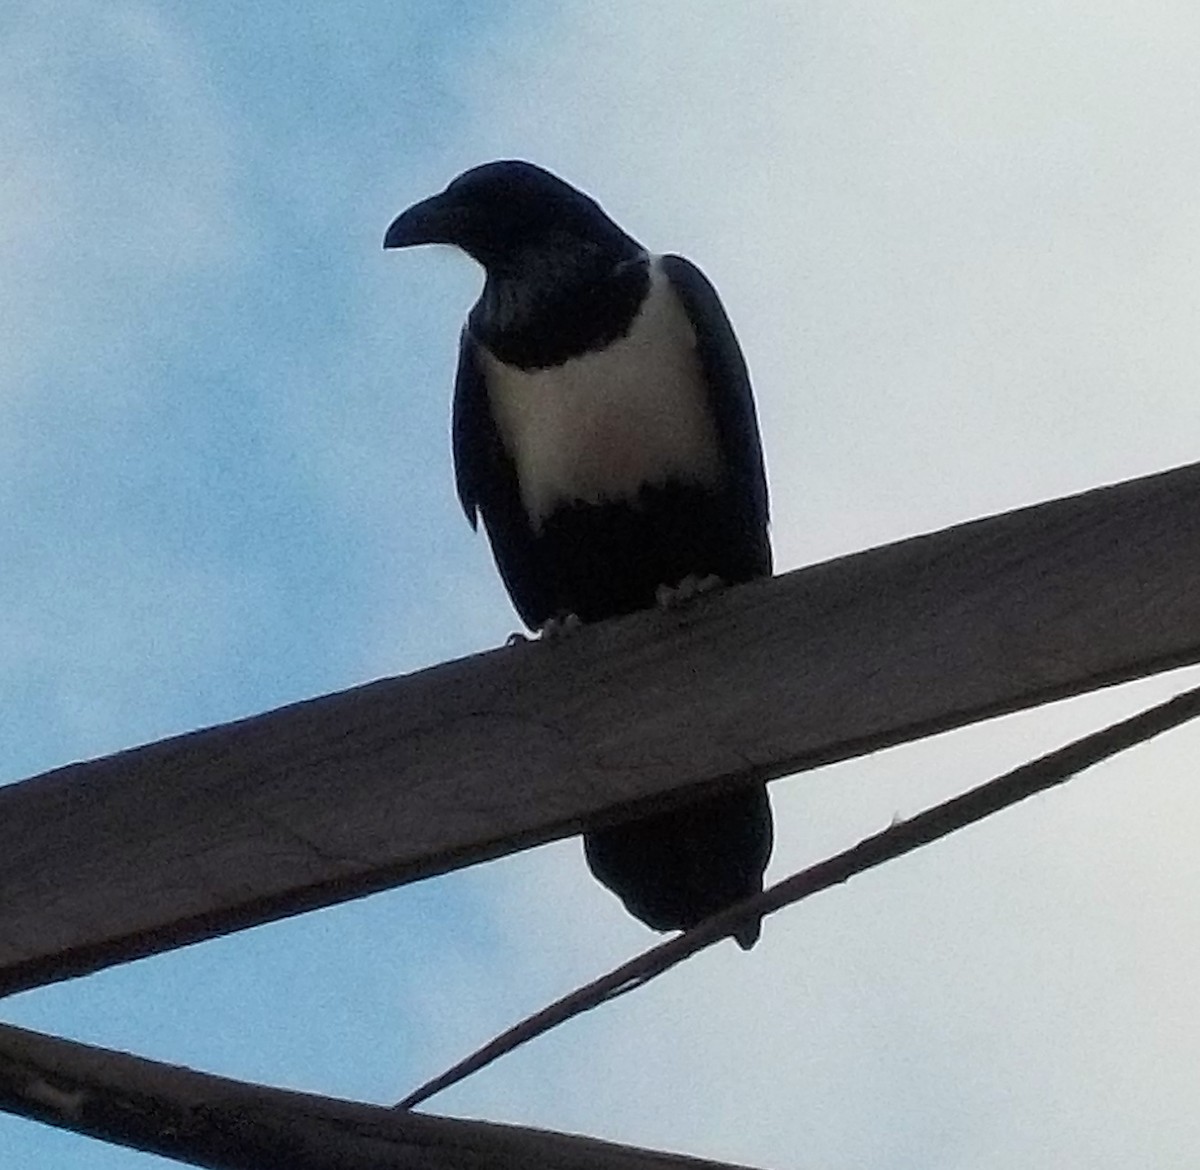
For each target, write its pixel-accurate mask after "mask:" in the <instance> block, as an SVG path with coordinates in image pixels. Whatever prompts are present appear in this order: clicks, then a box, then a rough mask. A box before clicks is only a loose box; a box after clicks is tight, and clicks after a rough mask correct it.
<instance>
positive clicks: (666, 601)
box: [654, 573, 725, 609]
mask: <svg viewBox="0 0 1200 1170" xmlns="http://www.w3.org/2000/svg"><path fill="white" fill-rule="evenodd" d="M724 585H725V582H724V581H722V580H721V578H720V577H718V576H717V575H716V573H709V574H708V575H707V576H704V577H701V576H699V575H698V574H696V573H689V574H688V575H687V576H686V577H684V579H683V580H682V581H680V582H679V584H678V585H660V586H659V587H658V588H657V589H656V590H655V591H654V600H655V601H656V602H657V603H658V608H659V609H674V608H675V607H676V606H679V605H687V603H688V602H689V601H695V600H696V598H697V597H703V596H704V594H706V593H711V592H712V591H713V590H714V589H721V588H723V587H724Z"/></svg>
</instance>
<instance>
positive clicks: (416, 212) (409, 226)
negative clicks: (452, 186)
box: [383, 195, 466, 248]
mask: <svg viewBox="0 0 1200 1170" xmlns="http://www.w3.org/2000/svg"><path fill="white" fill-rule="evenodd" d="M465 226H466V213H465V210H464V209H463V208H462V207H461V206H459V205H456V204H454V203H451V202H449V201H448V200H447V198H446V196H445V195H432V196H430V197H429V198H428V199H422V200H421V202H420V203H414V204H413V205H412V206H411V207H410V208H409V209H408V210H407V211H402V212H401V213H400V214H399V215H398V216H396V218H395V219H394V220H392V222H391V225H390V226H389V227H388V230H387V234H386V235H385V236H384V237H383V246H384V247H385V248H409V247H412V246H413V245H415V244H457V243H458V242H459V240H460V239H461V238H462V233H463V229H464V227H465Z"/></svg>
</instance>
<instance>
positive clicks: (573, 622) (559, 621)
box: [538, 613, 583, 642]
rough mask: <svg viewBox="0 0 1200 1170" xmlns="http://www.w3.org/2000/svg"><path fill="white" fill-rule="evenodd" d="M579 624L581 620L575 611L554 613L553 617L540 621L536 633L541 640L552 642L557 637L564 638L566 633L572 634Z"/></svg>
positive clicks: (581, 623)
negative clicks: (540, 623)
mask: <svg viewBox="0 0 1200 1170" xmlns="http://www.w3.org/2000/svg"><path fill="white" fill-rule="evenodd" d="M581 625H583V622H582V621H581V620H580V618H579V615H578V614H577V613H563V614H555V616H554V617H552V618H548V619H547V620H546V621H544V622H543V623H542V626H541V629H539V630H538V634H539V635H540V637H541V640H542V641H543V642H553V641H555V640H556V639H558V638H565V637H566V636H567V635H568V634H573V633H574V632H575V631H576V630H577V629H579V627H580V626H581Z"/></svg>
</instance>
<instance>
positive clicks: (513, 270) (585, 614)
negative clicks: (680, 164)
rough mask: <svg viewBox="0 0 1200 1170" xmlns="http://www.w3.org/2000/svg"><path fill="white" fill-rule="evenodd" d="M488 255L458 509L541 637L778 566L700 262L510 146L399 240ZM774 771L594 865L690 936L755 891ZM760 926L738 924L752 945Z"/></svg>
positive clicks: (665, 815)
mask: <svg viewBox="0 0 1200 1170" xmlns="http://www.w3.org/2000/svg"><path fill="white" fill-rule="evenodd" d="M421 244H446V245H451V246H453V247H456V248H458V249H460V250H461V251H463V252H465V253H466V254H467V255H469V256H470V257H471V258H472V259H474V260H475V261H476V262H477V263H478V264H479V265H481V266H482V268H483V272H484V283H483V289H482V291H481V293H480V295H479V299H478V300H477V301H476V302H475V304H474V306H473V307H472V308H471V310H470V312H469V313H468V315H467V320H466V323H465V325H464V326H463V329H462V333H461V336H460V340H459V351H458V368H457V373H456V376H455V385H454V400H453V410H452V426H451V429H452V447H453V456H454V473H455V483H456V487H457V493H458V498H459V502H460V503H461V505H462V509H463V511H464V512H465V513H466V516H467V519H468V520H469V521H470V523H471V526H472V527H477V525H478V522H479V521H480V520H482V522H483V526H484V529H485V530H486V533H487V536H488V539H489V542H490V544H491V549H492V554H493V557H494V559H495V562H496V566H497V568H498V570H499V573H500V577H501V579H502V580H503V582H504V585H505V587H506V588H507V591H508V594H509V596H510V598H511V600H512V603H513V605H514V607H515V609H516V611H517V613H518V614H519V615H520V617H521V619H522V620H523V621H524V622H525V624H526V625H527V626H528V627H529V628H530V629H531V630H534V631H541V632H542V634H543V636H548V635H552V634H560V635H561V634H562V632H563V631H564V630H566V629H570V628H571V627H572V626H573V625H575V624H579V623H587V622H597V621H602V620H604V619H606V618H612V617H617V616H619V615H623V614H629V613H633V612H635V611H638V610H642V609H649V608H653V607H655V606H658V605H671V604H683V603H686V602H687V601H689V600H690V599H691V598H692V597H693V596H694V595H695V594H697V593H702V592H705V591H707V590H708V589H709V588H711V587H713V586H715V585H718V584H724V585H732V584H736V583H739V582H745V581H749V580H752V579H754V578H757V577H764V576H769V575H770V573H771V546H770V541H769V535H768V510H769V509H768V496H767V481H766V473H765V469H764V464H763V455H762V442H761V438H760V434H759V427H758V419H757V414H756V409H755V404H754V398H753V394H752V392H751V387H750V379H749V374H748V371H747V366H746V361H745V358H744V356H743V353H742V350H741V348H740V346H739V344H738V341H737V338H736V336H735V334H734V331H733V327H732V325H731V324H730V321H729V318H728V316H727V314H726V312H725V309H724V307H723V306H722V304H721V301H720V298H719V297H718V295H717V292H716V290H715V288H714V287H713V285H712V284H711V283H710V282H709V280H708V278H707V277H706V276H705V275H704V274H703V273H702V272H701V270H700V269H699V268H698V267H696V266H695V265H694V264H693V263H691V262H690V261H689V260H686V259H684V258H683V257H681V256H677V255H672V254H661V255H660V254H654V253H651V252H649V251H648V250H647V249H646V248H644V247H643V246H642V245H641V244H640V243H638V242H637V241H636V240H635V239H634V238H633V237H632V236H630V235H628V234H627V233H626V232H625V231H624V230H622V229H621V228H620V227H619V226H618V225H617V224H616V223H615V222H614V221H613V220H612V219H611V218H610V217H609V216H608V215H607V214H606V213H605V212H604V211H603V210H602V208H601V207H600V205H599V204H598V203H597V202H596V201H595V200H593V199H592V198H591V197H589V196H588V195H586V194H585V193H584V192H582V191H580V190H578V189H577V188H575V187H573V186H572V185H571V184H569V183H568V182H566V181H565V180H563V179H561V178H559V177H558V176H557V175H554V174H552V173H551V172H550V171H548V170H545V169H544V168H542V167H539V166H537V165H535V164H534V163H530V162H526V161H523V160H517V159H503V160H498V161H494V162H487V163H483V164H482V165H479V166H475V167H472V168H471V169H469V170H467V171H464V172H463V173H462V174H460V175H458V176H457V177H456V178H455V179H453V180H452V181H451V182H450V183H449V185H448V186H447V187H446V188H445V189H444V190H443V191H441V192H439V193H438V194H435V195H432V196H430V197H428V198H426V199H423V200H421V201H420V202H417V203H415V204H413V205H412V206H410V207H408V208H407V209H406V210H405V211H402V212H401V213H400V214H399V215H398V216H397V217H396V218H395V219H394V220H393V221H392V222H391V224H390V225H389V227H388V228H387V231H386V234H385V236H384V248H386V249H393V248H408V247H412V246H415V245H421ZM772 840H773V825H772V817H771V807H770V803H769V800H768V798H767V792H766V787H765V785H763V784H758V785H751V786H743V787H740V788H737V789H736V790H733V791H730V792H726V793H722V794H720V795H716V796H706V797H704V798H700V799H695V800H691V801H689V802H688V803H686V804H684V805H682V806H677V807H673V808H670V809H668V810H667V811H664V812H661V813H655V814H652V815H648V816H647V815H642V816H639V817H636V818H635V819H633V820H630V821H626V822H624V823H619V824H615V825H612V826H609V827H605V828H600V829H596V830H592V831H590V832H587V833H585V834H584V853H585V858H586V860H587V863H588V866H589V868H590V869H591V871H592V873H593V875H594V876H595V877H596V878H597V879H598V880H599V881H600V882H601V883H602V884H603V885H605V886H606V887H607V888H608V889H610V890H611V891H612V892H613V893H615V894H616V895H617V896H618V897H619V898H620V899H621V901H622V902H623V903H624V905H625V907H626V909H627V910H628V911H629V912H630V913H631V914H633V915H634V916H635V917H636V918H638V919H640V920H641V921H642V922H643V923H645V924H646V925H647V926H649V927H651V928H653V929H656V930H660V931H669V930H678V929H687V928H688V927H691V926H693V925H695V924H696V923H698V922H700V921H701V920H703V919H704V918H706V917H708V916H709V915H711V914H713V913H716V912H717V911H719V910H722V909H724V908H726V907H727V906H729V905H731V904H733V903H734V902H737V901H739V900H741V899H742V898H745V897H748V896H749V895H751V894H754V893H757V892H759V891H761V890H762V879H763V872H764V870H765V868H766V865H767V861H768V859H769V857H770V853H771V848H772ZM760 930H761V919H753V920H750V921H746V922H743V923H741V924H739V926H738V928H737V929H736V931H735V932H734V937H735V939H736V941H737V942H738V944H739V945H740V946H741V947H742V948H743V949H744V950H749V949H750V947H752V946H753V945H754V944H755V942H756V941H757V940H758V938H759V934H760Z"/></svg>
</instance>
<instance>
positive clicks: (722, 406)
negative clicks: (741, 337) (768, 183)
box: [661, 256, 771, 576]
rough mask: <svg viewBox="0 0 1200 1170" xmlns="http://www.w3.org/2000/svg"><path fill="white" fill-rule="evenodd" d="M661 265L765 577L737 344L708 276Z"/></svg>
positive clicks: (745, 380)
mask: <svg viewBox="0 0 1200 1170" xmlns="http://www.w3.org/2000/svg"><path fill="white" fill-rule="evenodd" d="M661 264H662V270H663V272H664V273H665V274H666V277H667V279H668V280H669V281H670V282H671V287H672V288H673V289H674V290H675V292H676V293H677V294H678V295H679V299H680V300H681V301H682V302H683V307H684V310H685V312H686V313H687V315H688V320H689V321H690V322H691V324H692V328H693V329H694V330H695V331H696V341H697V345H698V348H699V352H700V364H701V366H702V368H703V370H704V379H705V382H706V384H707V387H708V397H709V407H710V409H711V410H712V415H713V419H714V420H715V422H716V426H717V441H718V442H719V443H720V445H721V455H722V457H723V459H724V461H725V466H726V467H727V468H728V471H729V477H730V486H731V497H732V498H731V504H732V505H733V506H734V507H736V508H737V509H738V510H739V520H740V524H739V527H740V528H741V530H742V532H743V533H744V534H745V537H746V539H747V540H748V541H749V542H750V544H751V547H752V556H753V559H754V561H755V563H756V565H757V566H758V572H759V573H761V575H763V576H766V575H768V574H769V573H770V572H771V545H770V542H769V540H768V538H767V525H768V521H769V505H768V501H767V476H766V472H765V470H764V469H763V456H762V440H761V439H760V437H759V433H758V416H757V414H756V413H755V409H754V395H753V393H752V392H751V390H750V375H749V372H748V371H747V369H746V359H745V358H744V357H743V356H742V347H741V346H740V345H738V340H737V337H736V336H735V335H734V332H733V326H732V325H731V324H730V323H729V317H728V316H727V315H726V313H725V307H724V306H723V305H722V304H721V299H720V297H718V296H717V290H716V289H715V288H713V286H712V284H711V283H710V282H709V280H708V277H706V276H705V275H704V273H703V272H701V271H700V269H699V268H697V267H696V266H695V265H694V264H693V263H692V262H691V261H690V260H685V259H684V258H683V257H682V256H663V257H662V259H661Z"/></svg>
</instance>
